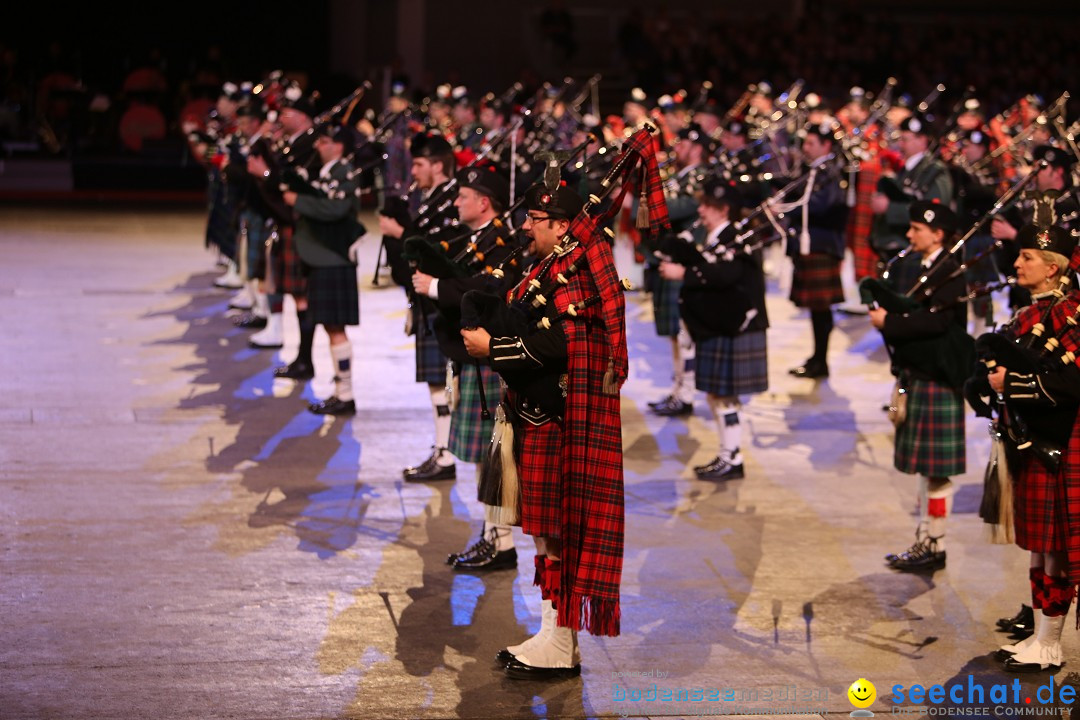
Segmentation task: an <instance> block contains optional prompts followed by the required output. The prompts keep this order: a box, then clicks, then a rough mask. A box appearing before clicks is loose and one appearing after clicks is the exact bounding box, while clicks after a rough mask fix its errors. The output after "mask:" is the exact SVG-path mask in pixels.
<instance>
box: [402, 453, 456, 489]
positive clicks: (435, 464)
mask: <svg viewBox="0 0 1080 720" xmlns="http://www.w3.org/2000/svg"><path fill="white" fill-rule="evenodd" d="M444 452H447V450H446V448H436V449H435V451H434V452H432V453H431V457H429V458H428V459H427V460H425V461H424V462H422V463H420V464H419V465H417V466H415V467H407V468H405V469H404V470H402V471H401V476H402V477H404V478H405V480H406V482H427V481H429V480H454V479H456V478H457V467H456V466H455V465H454V464H453V463H451V464H450V465H439V458H440V457H441V456H442V454H443V453H444Z"/></svg>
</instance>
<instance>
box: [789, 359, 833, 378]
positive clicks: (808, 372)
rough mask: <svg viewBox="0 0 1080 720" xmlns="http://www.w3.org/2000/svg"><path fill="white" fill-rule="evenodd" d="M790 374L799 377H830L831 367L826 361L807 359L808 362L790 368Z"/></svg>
mask: <svg viewBox="0 0 1080 720" xmlns="http://www.w3.org/2000/svg"><path fill="white" fill-rule="evenodd" d="M788 374H790V375H794V376H795V377H798V378H809V379H817V378H827V377H829V367H828V366H827V365H826V364H825V363H819V362H813V361H810V360H808V361H806V364H804V365H800V366H799V367H797V368H791V369H790V370H788Z"/></svg>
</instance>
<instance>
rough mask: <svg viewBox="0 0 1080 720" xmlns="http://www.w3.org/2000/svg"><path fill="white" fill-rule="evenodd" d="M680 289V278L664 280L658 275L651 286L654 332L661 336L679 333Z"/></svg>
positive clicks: (672, 335) (673, 335) (671, 335)
mask: <svg viewBox="0 0 1080 720" xmlns="http://www.w3.org/2000/svg"><path fill="white" fill-rule="evenodd" d="M681 290H682V281H681V280H665V279H663V278H661V277H659V276H658V277H657V279H656V283H655V285H654V286H653V292H652V304H653V321H654V322H655V323H656V334H657V335H659V336H661V337H675V336H676V335H678V334H679V292H680V291H681Z"/></svg>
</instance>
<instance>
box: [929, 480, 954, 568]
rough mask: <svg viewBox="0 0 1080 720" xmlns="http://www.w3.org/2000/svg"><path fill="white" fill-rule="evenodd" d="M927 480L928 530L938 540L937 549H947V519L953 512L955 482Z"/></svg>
mask: <svg viewBox="0 0 1080 720" xmlns="http://www.w3.org/2000/svg"><path fill="white" fill-rule="evenodd" d="M924 480H925V481H926V518H927V524H926V530H927V534H928V535H929V536H930V537H931V538H933V539H934V540H935V541H936V542H937V549H938V550H944V549H945V521H946V520H947V519H948V517H949V515H950V514H951V513H952V501H953V484H952V481H950V480H945V481H944V482H937V481H934V480H931V479H930V478H924Z"/></svg>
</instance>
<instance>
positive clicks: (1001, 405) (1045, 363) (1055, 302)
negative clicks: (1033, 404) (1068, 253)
mask: <svg viewBox="0 0 1080 720" xmlns="http://www.w3.org/2000/svg"><path fill="white" fill-rule="evenodd" d="M1078 270H1080V250H1074V251H1073V254H1072V257H1071V258H1070V259H1069V266H1068V268H1067V269H1066V270H1064V271H1063V272H1062V273H1061V277H1060V278H1059V280H1058V286H1057V287H1056V288H1054V290H1053V291H1052V292H1051V299H1050V300H1049V301H1048V302H1047V303H1046V307H1044V308H1043V310H1042V313H1041V314H1040V315H1039V317H1038V319H1037V321H1036V322H1035V323H1034V324H1032V325H1030V327H1029V326H1027V325H1026V324H1025V325H1024V326H1015V327H1014V331H1015V332H1016V336H1015V337H1013V338H1010V337H1009V336H1008V335H1005V334H1003V333H986V334H984V335H981V336H980V337H979V338H978V339H977V340H976V341H975V349H976V353H977V354H978V357H979V359H980V360H981V361H982V363H983V365H984V366H985V368H986V372H990V371H992V370H993V369H994V368H996V367H998V366H1002V367H1005V368H1008V369H1009V371H1010V372H1011V373H1018V374H1020V375H1023V376H1029V377H1031V378H1032V383H1033V387H1034V383H1036V382H1037V380H1035V378H1036V377H1037V376H1039V375H1043V374H1046V373H1050V372H1055V371H1057V370H1060V369H1061V368H1062V367H1063V366H1065V367H1067V366H1069V365H1072V364H1074V363H1075V362H1076V358H1077V354H1078V353H1080V343H1078V342H1077V338H1076V332H1075V331H1076V328H1077V327H1078V325H1080V302H1077V303H1076V307H1074V308H1073V310H1072V312H1071V313H1068V314H1063V313H1061V312H1059V306H1061V305H1062V303H1065V302H1067V297H1068V290H1069V286H1070V285H1071V284H1072V278H1073V276H1075V274H1076V272H1077V271H1078ZM1073 299H1074V300H1075V297H1074V298H1073ZM1065 312H1068V310H1067V308H1066V311H1065ZM1055 315H1058V318H1057V320H1058V322H1057V327H1056V331H1054V326H1055V323H1054V322H1053V321H1054V319H1055ZM1018 322H1019V317H1018V318H1017V319H1016V320H1015V321H1014V325H1016V323H1018ZM1069 335H1072V336H1073V337H1072V338H1068V337H1067V336H1069ZM1059 350H1060V351H1061V353H1060V355H1059V354H1058V351H1059ZM965 395H966V396H967V398H968V401H969V402H970V403H971V405H972V407H973V408H975V411H976V413H978V414H980V415H987V416H988V415H989V414H990V412H989V406H987V405H986V404H985V403H983V402H982V397H981V396H983V395H993V393H992V392H991V388H990V387H989V383H988V382H987V381H986V376H985V374H982V373H981V372H980V373H979V374H978V375H977V376H976V377H975V378H972V381H971V382H970V383H969V384H968V385H967V386H966V387H965ZM997 405H998V411H999V417H1001V418H1003V420H1004V422H1003V424H1005V425H1006V427H1007V429H1008V434H1009V437H1010V439H1011V440H1012V441H1013V443H1014V445H1015V447H1016V449H1017V450H1029V449H1030V450H1031V451H1032V453H1033V454H1034V455H1035V456H1036V457H1037V458H1038V459H1039V460H1040V461H1041V462H1042V463H1043V464H1044V465H1045V466H1046V468H1047V469H1048V470H1050V471H1051V472H1057V470H1058V467H1059V466H1060V463H1061V455H1062V452H1063V448H1064V447H1065V446H1066V445H1067V444H1068V441H1069V437H1070V435H1071V432H1072V422H1069V420H1071V419H1075V410H1073V412H1072V418H1069V417H1067V416H1068V412H1066V417H1064V418H1062V420H1063V421H1062V422H1045V421H1046V420H1048V419H1049V418H1047V417H1044V416H1046V415H1047V414H1048V413H1050V411H1046V410H1042V411H1041V412H1040V415H1039V417H1037V418H1036V420H1038V421H1039V422H1038V425H1039V426H1040V428H1039V429H1040V432H1039V433H1032V432H1031V430H1030V428H1029V425H1028V423H1027V422H1025V421H1024V419H1023V418H1022V417H1021V416H1020V415H1019V414H1018V412H1017V410H1016V408H1015V407H1014V406H1010V405H1008V403H1007V402H1006V401H1005V400H1004V399H1003V398H1001V397H998V398H997Z"/></svg>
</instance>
